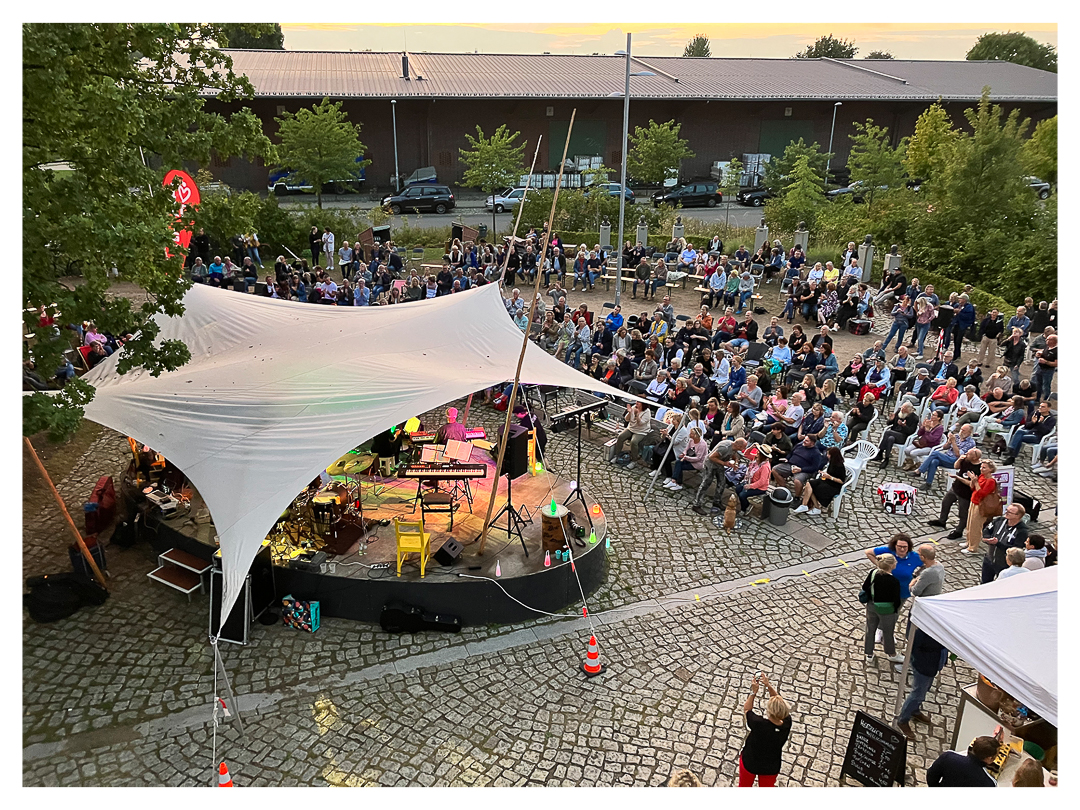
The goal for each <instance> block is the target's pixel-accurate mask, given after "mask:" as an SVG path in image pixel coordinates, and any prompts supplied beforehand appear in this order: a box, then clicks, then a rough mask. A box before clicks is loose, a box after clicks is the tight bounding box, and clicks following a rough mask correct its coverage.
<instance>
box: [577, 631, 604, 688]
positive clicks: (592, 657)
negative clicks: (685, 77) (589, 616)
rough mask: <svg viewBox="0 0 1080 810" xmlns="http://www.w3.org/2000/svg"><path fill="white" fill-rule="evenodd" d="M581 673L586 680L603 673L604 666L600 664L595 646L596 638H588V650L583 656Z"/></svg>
mask: <svg viewBox="0 0 1080 810" xmlns="http://www.w3.org/2000/svg"><path fill="white" fill-rule="evenodd" d="M581 671H582V672H584V673H585V677H586V678H595V677H596V676H597V675H600V674H602V673H603V671H604V665H603V664H601V663H600V648H599V647H597V645H596V636H589V650H588V652H587V653H586V654H585V661H584V663H582V665H581Z"/></svg>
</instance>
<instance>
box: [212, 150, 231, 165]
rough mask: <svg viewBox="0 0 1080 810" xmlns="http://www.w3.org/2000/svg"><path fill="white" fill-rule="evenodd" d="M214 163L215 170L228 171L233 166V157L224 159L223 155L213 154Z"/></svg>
mask: <svg viewBox="0 0 1080 810" xmlns="http://www.w3.org/2000/svg"><path fill="white" fill-rule="evenodd" d="M213 163H214V168H215V169H227V168H229V167H230V166H232V157H231V156H230V157H227V158H225V159H222V157H221V155H219V154H218V153H217V152H214V153H213Z"/></svg>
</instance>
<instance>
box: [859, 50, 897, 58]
mask: <svg viewBox="0 0 1080 810" xmlns="http://www.w3.org/2000/svg"><path fill="white" fill-rule="evenodd" d="M894 58H895V57H894V56H893V55H892V54H891V53H889V52H888V51H870V53H868V54H867V55H866V56H864V57H863V59H894Z"/></svg>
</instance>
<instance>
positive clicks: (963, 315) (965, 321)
mask: <svg viewBox="0 0 1080 810" xmlns="http://www.w3.org/2000/svg"><path fill="white" fill-rule="evenodd" d="M974 323H975V307H973V306H972V305H971V299H970V298H968V294H967V293H960V304H959V307H958V308H957V310H956V314H955V315H953V319H952V323H951V324H949V332H950V334H951V335H952V338H953V341H954V346H953V357H956V358H959V357H960V354H961V352H960V350H961V349H962V348H963V346H962V344H963V341H964V334H965V333H966V332H967V330H968V329H970V328H971V326H972V325H973V324H974Z"/></svg>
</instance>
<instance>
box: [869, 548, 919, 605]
mask: <svg viewBox="0 0 1080 810" xmlns="http://www.w3.org/2000/svg"><path fill="white" fill-rule="evenodd" d="M863 553H864V554H865V555H866V558H867V559H868V560H870V562H874V561H875V560H876V559H877V558H878V557H881V555H883V554H891V555H892V557H893V561H894V563H895V567H894V568H893V571H892V575H893V576H894V577H896V581H897V582H899V583H900V603H901V604H903V603H904V601H906V600H907V598H908V597H909V596H911V591H910V586H911V579H912V577H914V576H915V569H917V568H918V567H919V566H920V565H921V564H922V561H921V559H920V557H919V555H918V554H916V553H915V551H914V549H913V548H912V545H911V538H910V537H909V536H908V535H906V534H904V533H903V532H900V533H898V534H894V535H893V536H892V539H891V540H889V542H888V544H887V545H884V546H877V547H875V548H868V549H866V551H864V552H863Z"/></svg>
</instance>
